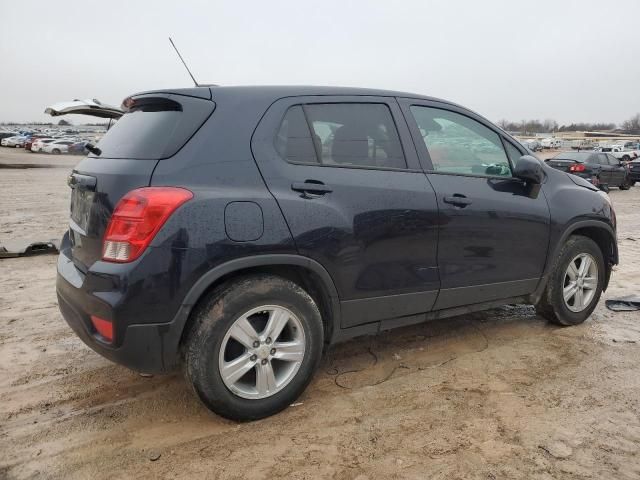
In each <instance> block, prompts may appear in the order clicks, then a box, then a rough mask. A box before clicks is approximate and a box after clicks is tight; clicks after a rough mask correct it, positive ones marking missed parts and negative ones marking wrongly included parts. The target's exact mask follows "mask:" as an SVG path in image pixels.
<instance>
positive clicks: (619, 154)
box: [598, 142, 640, 162]
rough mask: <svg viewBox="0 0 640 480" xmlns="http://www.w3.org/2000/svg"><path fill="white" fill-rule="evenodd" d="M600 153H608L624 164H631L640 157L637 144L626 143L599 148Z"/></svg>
mask: <svg viewBox="0 0 640 480" xmlns="http://www.w3.org/2000/svg"><path fill="white" fill-rule="evenodd" d="M598 151H599V152H603V153H608V154H611V155H613V156H614V157H616V158H618V159H620V160H622V161H623V162H630V161H631V160H635V159H636V158H638V157H640V149H639V148H638V144H637V143H633V142H626V143H624V144H613V145H605V146H602V147H600V148H598Z"/></svg>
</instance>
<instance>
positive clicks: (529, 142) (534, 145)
mask: <svg viewBox="0 0 640 480" xmlns="http://www.w3.org/2000/svg"><path fill="white" fill-rule="evenodd" d="M520 143H522V144H523V145H524V146H525V147H527V148H528V149H529V150H531V151H532V152H541V151H542V144H541V143H540V142H539V141H538V140H535V139H525V140H521V141H520Z"/></svg>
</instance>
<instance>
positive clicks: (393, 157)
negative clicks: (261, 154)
mask: <svg viewBox="0 0 640 480" xmlns="http://www.w3.org/2000/svg"><path fill="white" fill-rule="evenodd" d="M276 150H277V151H278V153H280V155H281V156H282V157H283V158H284V159H285V160H288V161H290V162H294V163H320V164H322V165H328V166H346V167H348V166H360V167H374V168H406V167H407V163H406V161H405V158H404V154H403V151H402V145H401V143H400V138H399V136H398V131H397V129H396V126H395V124H394V122H393V117H392V116H391V112H390V110H389V108H388V107H387V106H386V105H383V104H374V103H330V104H329V103H327V104H307V105H296V106H294V107H291V108H290V109H289V110H288V111H287V113H286V115H285V117H284V119H283V121H282V123H281V125H280V128H279V130H278V133H277V135H276Z"/></svg>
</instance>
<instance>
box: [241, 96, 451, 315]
mask: <svg viewBox="0 0 640 480" xmlns="http://www.w3.org/2000/svg"><path fill="white" fill-rule="evenodd" d="M252 148H253V152H254V155H255V157H256V160H257V162H258V165H259V167H260V171H261V172H262V175H263V177H264V179H265V181H266V183H267V185H268V187H269V189H270V191H271V193H272V194H273V195H274V197H275V198H276V200H277V201H278V204H279V205H280V208H281V209H282V211H283V213H284V216H285V218H286V221H287V223H288V225H289V228H290V229H291V232H292V234H293V237H294V239H295V242H296V246H297V249H298V251H299V253H300V254H301V255H304V256H307V257H309V258H311V259H313V260H316V261H317V262H319V263H320V264H322V265H323V266H324V268H326V269H327V270H328V272H329V274H330V275H331V277H332V278H333V281H334V283H335V285H336V288H337V290H338V293H339V295H340V300H341V308H342V326H343V327H351V326H355V325H359V324H364V323H369V322H375V321H379V320H382V319H389V318H395V317H403V316H409V315H414V314H419V313H422V312H426V311H429V310H430V309H431V308H432V306H433V303H434V301H435V299H436V296H437V293H438V288H439V278H438V270H437V264H436V248H437V218H438V217H437V204H436V200H435V193H434V191H433V189H432V188H431V186H430V185H429V183H428V182H427V181H426V178H425V176H424V175H423V173H422V171H421V170H420V165H419V162H418V159H417V156H416V152H415V148H414V146H413V144H412V142H411V138H410V135H409V132H408V129H407V126H406V123H405V122H404V119H403V117H402V115H401V113H400V110H399V107H398V104H397V102H396V101H395V99H393V98H385V97H369V96H354V97H350V96H335V97H334V96H323V97H297V98H287V99H282V100H279V101H278V102H276V103H275V104H274V105H272V107H271V108H270V109H269V111H268V112H267V113H266V115H265V117H264V118H263V120H262V122H261V123H260V125H259V127H258V128H257V130H256V132H255V134H254V137H253V143H252Z"/></svg>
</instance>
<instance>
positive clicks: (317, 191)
mask: <svg viewBox="0 0 640 480" xmlns="http://www.w3.org/2000/svg"><path fill="white" fill-rule="evenodd" d="M291 190H294V191H296V192H302V193H313V194H314V195H324V194H325V193H331V192H333V189H332V188H331V187H330V186H329V185H325V184H324V183H322V182H315V181H311V180H307V181H305V182H293V183H292V184H291Z"/></svg>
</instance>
